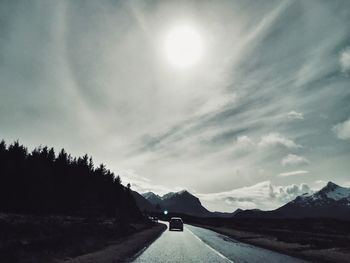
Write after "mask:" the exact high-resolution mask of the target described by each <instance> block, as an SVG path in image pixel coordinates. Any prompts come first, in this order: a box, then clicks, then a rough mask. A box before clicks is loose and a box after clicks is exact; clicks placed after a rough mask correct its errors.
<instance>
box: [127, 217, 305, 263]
mask: <svg viewBox="0 0 350 263" xmlns="http://www.w3.org/2000/svg"><path fill="white" fill-rule="evenodd" d="M164 223H166V224H167V222H164ZM133 262H135V263H156V262H162V263H163V262H211V263H212V262H224V263H228V262H235V263H242V262H244V263H258V262H259V263H261V262H269V263H279V262H283V263H301V262H305V261H302V260H299V259H296V258H292V257H290V256H287V255H283V254H280V253H277V252H273V251H270V250H267V249H263V248H258V247H255V246H252V245H248V244H244V243H241V242H238V241H236V240H233V239H231V238H229V237H227V236H224V235H221V234H218V233H216V232H214V231H211V230H208V229H204V228H200V227H195V226H191V225H185V228H184V231H183V232H180V231H165V232H164V233H163V234H162V235H161V236H160V237H159V238H158V239H157V240H156V241H155V242H153V243H152V244H151V245H150V246H149V247H148V248H147V249H146V250H145V251H144V252H143V253H142V254H141V255H139V256H138V257H137V258H136V259H135V260H134V261H133Z"/></svg>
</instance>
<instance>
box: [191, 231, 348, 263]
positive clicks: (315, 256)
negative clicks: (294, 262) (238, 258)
mask: <svg viewBox="0 0 350 263" xmlns="http://www.w3.org/2000/svg"><path fill="white" fill-rule="evenodd" d="M195 226H199V227H203V228H207V229H210V230H213V231H215V232H217V233H220V234H223V235H226V236H228V237H231V238H233V239H235V240H238V241H240V242H243V243H247V244H251V245H254V246H257V247H261V248H266V249H269V250H272V251H276V252H280V253H282V254H286V255H290V256H293V257H297V258H301V259H304V260H308V261H311V262H325V263H326V262H327V263H328V262H337V263H345V262H349V258H350V247H331V248H330V247H326V246H322V245H318V246H317V245H315V244H316V243H319V244H321V241H322V240H321V238H320V237H319V236H316V234H317V233H315V236H314V237H310V238H312V239H313V241H314V242H308V240H306V239H305V240H301V239H300V240H299V242H286V241H282V240H280V239H279V238H277V237H276V236H274V235H272V234H270V235H268V234H264V233H257V232H250V231H243V230H236V229H232V228H228V227H216V226H207V225H198V224H195ZM293 234H294V235H295V233H291V232H290V233H287V232H286V233H284V235H287V236H288V235H290V236H292V235H293ZM319 235H320V234H319ZM323 238H326V236H324V237H323ZM329 238H333V239H334V238H335V237H334V236H332V237H331V236H330V235H329ZM342 238H346V237H342ZM348 238H349V237H348ZM349 241H350V240H349ZM311 243H312V244H311Z"/></svg>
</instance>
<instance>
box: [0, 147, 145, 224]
mask: <svg viewBox="0 0 350 263" xmlns="http://www.w3.org/2000/svg"><path fill="white" fill-rule="evenodd" d="M0 211H7V212H16V213H39V214H47V213H50V214H70V215H96V216H114V217H116V218H122V221H123V222H127V221H129V220H131V219H137V218H140V216H141V213H140V211H139V210H138V208H137V206H136V203H135V200H134V199H133V197H132V195H131V194H130V185H128V186H127V187H124V186H123V185H121V179H120V177H119V175H118V176H115V175H114V173H113V172H111V171H110V170H108V169H107V168H106V166H105V165H104V164H101V165H99V166H98V167H97V168H94V163H93V161H92V158H91V157H88V155H87V154H85V155H84V156H82V157H78V158H72V157H71V155H68V154H67V153H66V151H65V150H64V149H62V150H61V151H60V152H59V153H58V155H57V157H56V154H55V151H54V149H53V148H48V147H47V146H44V147H41V146H40V147H38V148H35V149H34V150H33V151H32V152H31V153H28V150H27V148H26V147H24V146H23V145H20V144H19V142H18V141H15V142H14V143H13V144H10V145H9V146H8V147H7V146H6V143H5V141H4V140H2V141H1V142H0Z"/></svg>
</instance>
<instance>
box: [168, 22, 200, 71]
mask: <svg viewBox="0 0 350 263" xmlns="http://www.w3.org/2000/svg"><path fill="white" fill-rule="evenodd" d="M203 51H204V46H203V39H202V37H201V35H200V34H199V32H198V30H196V28H195V27H193V26H190V25H178V26H175V27H173V28H172V29H171V30H170V31H169V32H168V33H167V34H166V36H165V39H164V52H165V56H166V58H167V60H168V62H169V63H170V64H171V65H172V66H174V67H177V68H189V67H191V66H194V65H195V64H196V63H197V62H199V60H200V59H201V57H202V56H203Z"/></svg>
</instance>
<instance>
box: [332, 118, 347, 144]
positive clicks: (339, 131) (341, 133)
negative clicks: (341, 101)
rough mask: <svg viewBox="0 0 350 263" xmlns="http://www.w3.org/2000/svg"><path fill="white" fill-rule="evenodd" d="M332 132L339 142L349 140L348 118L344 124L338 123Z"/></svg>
mask: <svg viewBox="0 0 350 263" xmlns="http://www.w3.org/2000/svg"><path fill="white" fill-rule="evenodd" d="M332 130H333V132H335V134H336V135H337V137H338V138H339V139H341V140H349V139H350V118H349V119H348V120H346V121H344V122H341V123H338V124H337V125H335V126H334V127H333V129H332Z"/></svg>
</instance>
